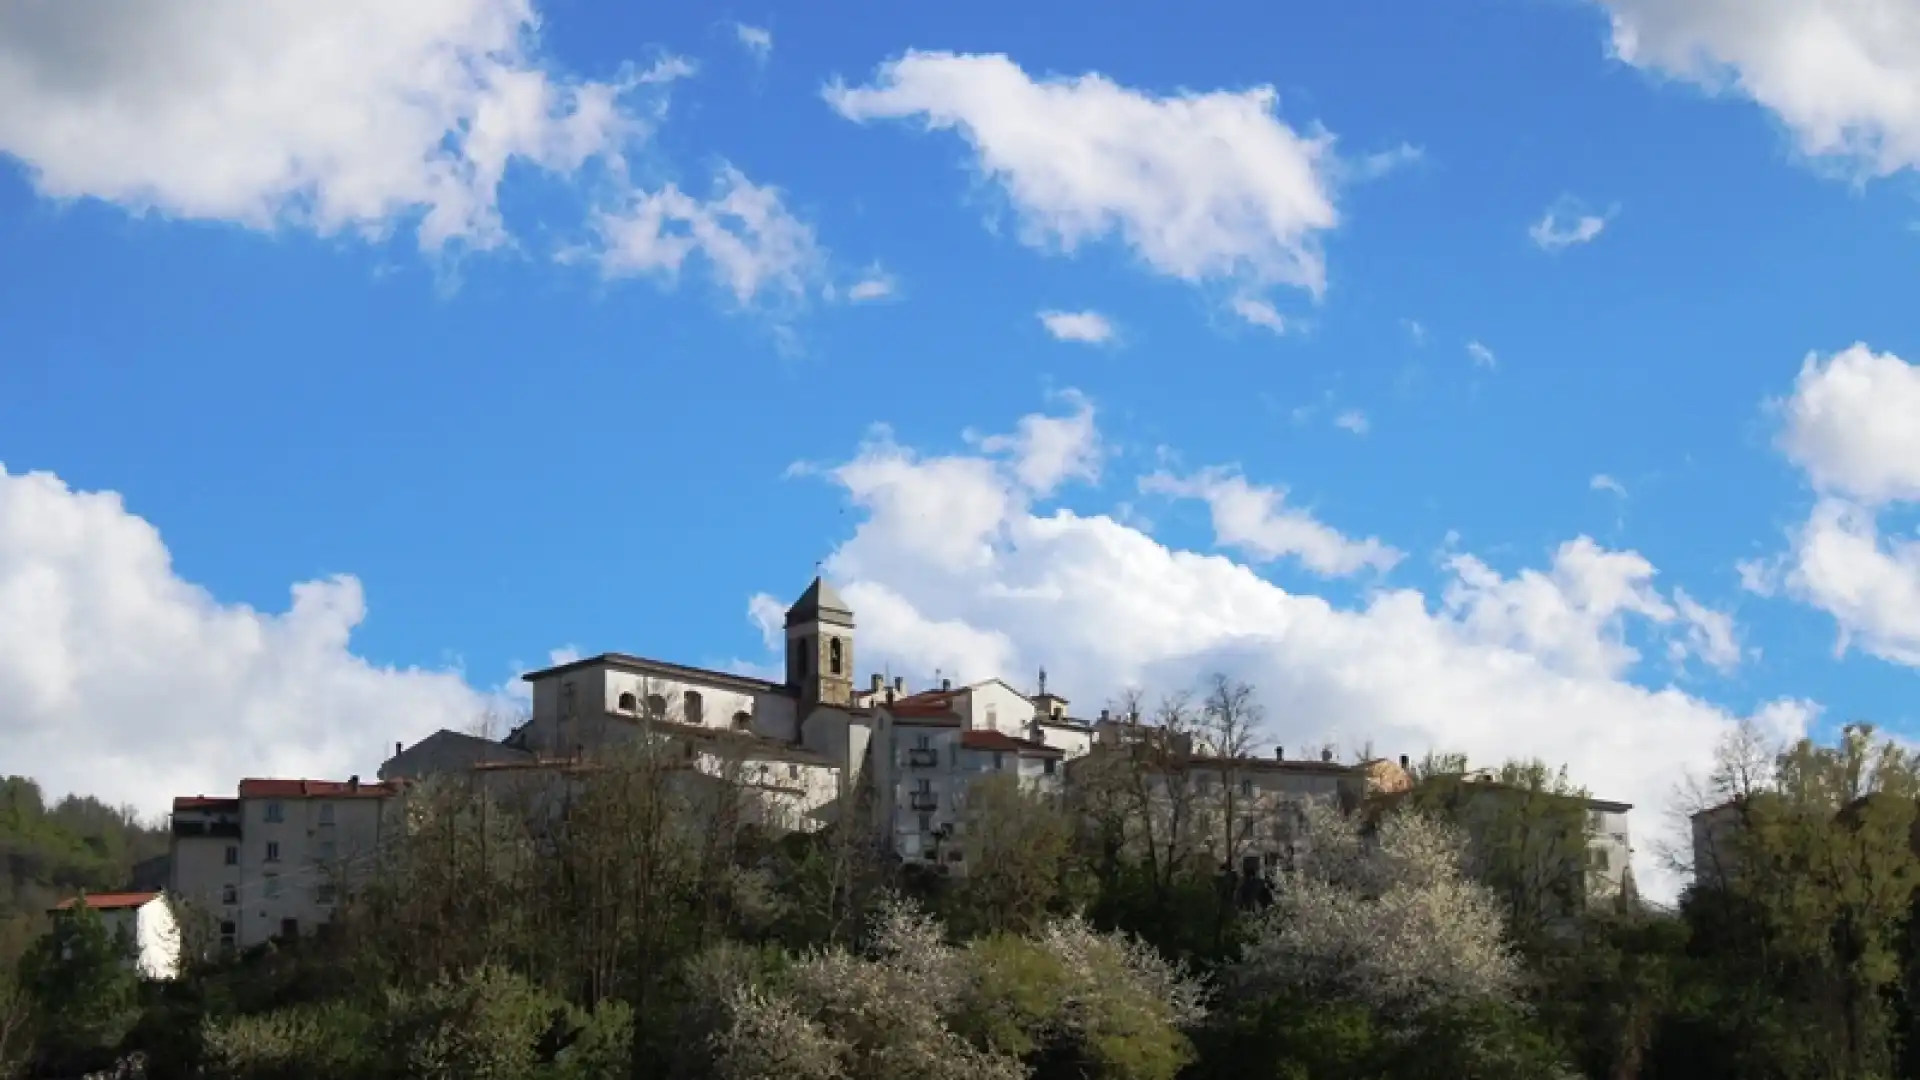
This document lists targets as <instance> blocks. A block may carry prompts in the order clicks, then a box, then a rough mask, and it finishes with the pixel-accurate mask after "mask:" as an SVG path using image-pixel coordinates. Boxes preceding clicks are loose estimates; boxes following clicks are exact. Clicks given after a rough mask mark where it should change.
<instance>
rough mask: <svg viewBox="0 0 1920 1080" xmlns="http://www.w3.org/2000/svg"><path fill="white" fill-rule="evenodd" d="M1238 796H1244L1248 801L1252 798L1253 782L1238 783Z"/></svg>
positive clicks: (1243, 781)
mask: <svg viewBox="0 0 1920 1080" xmlns="http://www.w3.org/2000/svg"><path fill="white" fill-rule="evenodd" d="M1240 794H1242V795H1244V796H1246V797H1247V798H1249V799H1251V798H1253V781H1251V780H1242V781H1240Z"/></svg>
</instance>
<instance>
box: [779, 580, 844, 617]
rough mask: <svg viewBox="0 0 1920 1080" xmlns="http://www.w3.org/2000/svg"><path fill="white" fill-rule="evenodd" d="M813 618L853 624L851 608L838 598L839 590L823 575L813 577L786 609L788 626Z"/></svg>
mask: <svg viewBox="0 0 1920 1080" xmlns="http://www.w3.org/2000/svg"><path fill="white" fill-rule="evenodd" d="M815 620H819V621H821V622H838V623H844V624H845V625H847V626H852V625H853V609H852V608H850V607H848V606H847V602H846V601H845V600H843V599H841V598H840V590H838V589H836V588H834V587H833V584H832V583H831V582H829V581H828V580H827V579H826V578H823V577H816V578H814V579H813V584H811V585H808V586H807V591H806V592H803V593H801V594H800V599H798V600H795V601H794V602H793V606H792V607H790V608H788V609H787V625H788V626H794V625H796V624H798V623H804V622H813V621H815Z"/></svg>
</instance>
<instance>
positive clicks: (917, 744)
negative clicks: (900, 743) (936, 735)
mask: <svg viewBox="0 0 1920 1080" xmlns="http://www.w3.org/2000/svg"><path fill="white" fill-rule="evenodd" d="M913 748H914V749H915V750H931V749H933V739H932V737H931V736H928V735H916V736H914V738H913Z"/></svg>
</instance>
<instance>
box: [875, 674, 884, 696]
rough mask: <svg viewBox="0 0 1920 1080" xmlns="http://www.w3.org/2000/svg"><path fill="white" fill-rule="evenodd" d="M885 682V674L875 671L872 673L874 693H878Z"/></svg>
mask: <svg viewBox="0 0 1920 1080" xmlns="http://www.w3.org/2000/svg"><path fill="white" fill-rule="evenodd" d="M886 684H887V677H886V676H885V675H882V674H880V673H879V672H877V671H876V672H874V673H873V692H874V693H876V694H877V693H879V692H880V689H881V687H883V686H885V685H886Z"/></svg>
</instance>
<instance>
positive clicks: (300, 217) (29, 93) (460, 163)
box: [0, 0, 692, 250]
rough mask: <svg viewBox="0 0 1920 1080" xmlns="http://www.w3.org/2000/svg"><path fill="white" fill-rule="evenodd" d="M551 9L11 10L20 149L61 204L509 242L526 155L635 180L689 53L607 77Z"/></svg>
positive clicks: (103, 1)
mask: <svg viewBox="0 0 1920 1080" xmlns="http://www.w3.org/2000/svg"><path fill="white" fill-rule="evenodd" d="M537 29H538V17H537V15H536V14H535V12H534V9H533V6H532V4H531V3H530V2H529V0H419V2H416V3H406V4H395V3H388V2H386V0H339V2H334V3H325V4H290V3H276V4H262V3H256V2H250V0H201V2H196V3H171V4H135V5H131V6H129V5H126V4H120V3H114V2H112V0H64V2H62V3H57V4H55V3H27V4H8V5H5V6H4V7H0V153H5V154H8V155H11V156H13V157H15V158H17V159H19V160H20V161H21V162H22V163H23V164H25V166H26V167H27V170H28V172H29V174H30V175H31V177H32V180H33V184H34V186H35V188H36V189H38V190H39V191H40V192H41V193H42V194H43V195H47V196H50V197H53V198H61V199H65V198H79V197H93V198H99V199H104V200H107V201H110V202H114V203H118V204H120V205H122V206H125V207H128V208H130V209H134V210H144V209H154V210H158V211H160V212H162V213H165V214H170V215H175V216H179V217H186V218H198V219H205V220H218V221H232V222H239V223H242V224H245V225H248V226H251V227H254V228H261V229H270V228H274V227H276V226H282V225H296V226H299V227H304V228H309V229H312V230H314V231H316V232H319V233H321V234H334V233H339V232H358V233H365V234H369V235H375V236H378V235H384V234H386V233H387V232H389V231H391V230H392V229H394V228H395V227H397V226H402V225H405V224H408V223H411V222H412V221H414V220H415V219H416V218H417V219H418V225H417V231H418V239H419V242H420V245H421V246H422V248H424V249H427V250H438V249H440V248H442V247H444V246H445V245H447V244H449V243H452V242H456V241H458V242H460V243H462V244H464V245H466V246H469V247H474V248H485V247H490V246H494V245H497V244H500V243H502V242H504V240H505V238H506V233H505V230H504V227H503V225H502V223H501V220H500V214H499V206H498V199H497V195H498V190H499V187H500V182H501V178H502V177H503V175H504V174H505V172H506V170H507V167H508V165H509V164H510V163H516V162H517V163H521V164H525V165H532V166H535V167H538V168H541V169H545V170H547V171H549V172H553V173H557V174H561V175H572V174H575V173H577V172H579V171H580V170H581V169H583V168H585V167H586V166H588V165H589V164H590V163H594V162H600V163H603V164H609V165H612V166H615V167H616V171H617V166H618V164H619V160H620V157H621V154H622V152H623V151H624V150H625V149H626V148H627V147H629V146H631V145H632V144H634V143H636V142H637V141H639V140H641V139H643V138H644V137H645V135H646V134H647V133H648V130H649V128H650V121H651V119H652V117H651V115H649V114H648V113H646V112H643V111H642V110H640V109H638V108H636V107H635V105H634V103H633V101H632V100H631V99H632V98H633V96H634V94H635V92H636V91H638V90H639V89H640V88H641V87H643V86H645V85H648V84H660V83H664V82H668V81H671V80H673V79H675V78H678V77H681V76H684V75H686V74H689V73H690V72H691V71H692V66H691V65H690V64H688V63H687V62H685V61H683V60H679V59H668V60H665V61H662V62H661V63H660V64H658V65H656V66H655V67H654V68H652V69H650V70H648V71H646V72H633V73H627V74H624V75H622V76H621V77H620V78H618V79H614V80H607V81H594V80H582V79H574V78H570V77H568V76H566V75H564V74H561V73H559V72H557V71H555V70H553V69H552V68H550V67H548V66H546V65H545V64H544V63H542V62H541V60H540V59H539V49H538V42H537V39H536V37H535V33H536V31H537Z"/></svg>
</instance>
